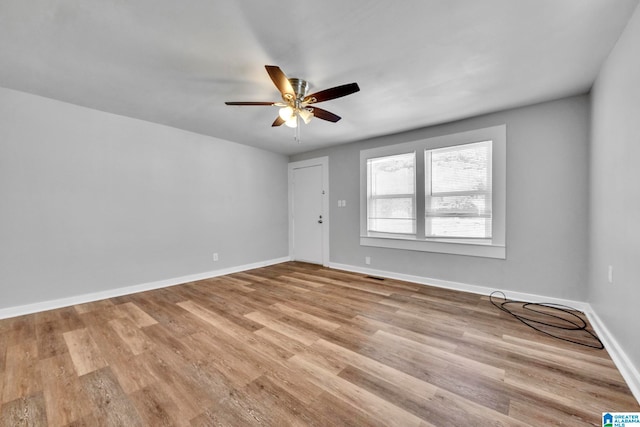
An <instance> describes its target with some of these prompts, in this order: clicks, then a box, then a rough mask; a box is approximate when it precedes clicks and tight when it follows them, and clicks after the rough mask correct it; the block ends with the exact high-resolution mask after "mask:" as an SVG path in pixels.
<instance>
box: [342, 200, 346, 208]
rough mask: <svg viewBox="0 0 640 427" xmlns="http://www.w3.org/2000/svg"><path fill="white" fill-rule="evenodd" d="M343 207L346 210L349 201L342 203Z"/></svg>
mask: <svg viewBox="0 0 640 427" xmlns="http://www.w3.org/2000/svg"><path fill="white" fill-rule="evenodd" d="M342 207H343V208H346V207H347V201H346V200H343V201H342Z"/></svg>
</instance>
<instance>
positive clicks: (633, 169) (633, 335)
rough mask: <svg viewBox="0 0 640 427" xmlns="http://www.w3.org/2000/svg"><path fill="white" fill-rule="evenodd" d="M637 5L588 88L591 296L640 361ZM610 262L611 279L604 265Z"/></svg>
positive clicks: (638, 364) (639, 31)
mask: <svg viewBox="0 0 640 427" xmlns="http://www.w3.org/2000/svg"><path fill="white" fill-rule="evenodd" d="M639 53H640V8H638V9H636V11H635V13H634V15H633V16H632V18H631V20H630V21H629V24H628V26H627V28H626V30H625V32H624V33H623V34H622V36H621V37H620V39H619V40H618V43H617V45H616V47H615V48H614V49H613V51H612V52H611V54H610V56H609V58H608V59H607V61H606V62H605V64H604V66H603V68H602V70H601V71H600V74H599V76H598V78H597V80H596V83H595V84H594V87H593V89H592V113H591V116H592V119H591V123H592V124H591V154H590V159H591V162H590V167H591V185H590V189H591V194H590V215H591V216H590V223H589V235H590V243H589V248H590V255H589V261H590V262H589V302H590V303H591V306H592V307H593V308H594V311H595V312H596V313H597V314H598V316H599V317H600V318H601V319H602V320H603V322H604V323H605V324H606V325H607V328H608V329H609V330H610V332H611V333H612V335H613V336H614V337H615V339H616V341H618V343H621V345H622V347H623V350H624V352H625V353H626V354H627V356H628V357H629V358H630V359H631V361H632V362H633V364H634V365H635V366H636V369H639V368H640V340H639V339H638V336H639V334H638V325H640V81H639V79H640V54H639ZM609 265H611V266H613V283H609V281H608V277H607V276H608V272H607V269H608V266H609Z"/></svg>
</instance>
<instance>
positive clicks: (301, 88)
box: [289, 78, 309, 100]
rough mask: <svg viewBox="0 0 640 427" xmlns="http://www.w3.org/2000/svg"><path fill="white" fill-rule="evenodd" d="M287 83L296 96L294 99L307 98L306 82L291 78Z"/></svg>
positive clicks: (307, 86)
mask: <svg viewBox="0 0 640 427" xmlns="http://www.w3.org/2000/svg"><path fill="white" fill-rule="evenodd" d="M289 83H291V87H293V92H294V93H295V95H296V98H295V99H297V100H302V98H304V97H305V96H307V90H308V89H309V83H308V82H307V81H306V80H302V79H294V78H291V79H289Z"/></svg>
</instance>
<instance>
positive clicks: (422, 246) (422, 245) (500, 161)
mask: <svg viewBox="0 0 640 427" xmlns="http://www.w3.org/2000/svg"><path fill="white" fill-rule="evenodd" d="M482 141H492V142H493V144H492V150H491V151H492V154H491V159H492V160H491V164H492V179H491V181H492V209H491V211H492V218H493V227H492V228H493V232H492V233H493V235H492V238H491V240H490V241H489V242H488V243H485V244H484V245H478V244H471V245H469V244H467V242H463V241H460V240H457V239H451V240H448V241H444V239H443V238H435V239H434V238H427V237H425V236H424V233H425V230H424V226H425V222H424V197H425V194H424V193H425V191H424V180H425V177H424V173H425V172H424V169H425V165H424V156H421V155H418V156H416V166H415V170H416V185H415V190H416V192H415V196H416V202H415V210H416V218H415V219H416V221H417V222H416V234H415V235H412V236H411V238H412V239H411V240H407V239H404V240H402V239H396V238H394V236H391V235H389V236H385V235H383V234H382V233H371V232H369V231H368V229H367V228H368V227H367V203H368V190H367V164H368V163H367V162H368V159H372V158H378V157H384V156H391V155H397V154H404V153H408V152H412V151H413V152H423V151H424V150H433V149H440V148H444V147H451V146H458V145H466V144H470V143H476V142H482ZM506 164H507V126H506V125H504V124H503V125H498V126H491V127H487V128H482V129H475V130H470V131H466V132H459V133H454V134H449V135H441V136H436V137H432V138H426V139H421V140H417V141H410V142H405V143H401V144H394V145H387V146H383V147H375V148H369V149H365V150H361V151H360V245H361V246H375V247H383V248H392V249H401V250H412V251H424V252H437V253H446V254H456V255H467V256H477V257H486V258H498V259H506V257H507V251H506V248H505V246H506V185H507V184H506Z"/></svg>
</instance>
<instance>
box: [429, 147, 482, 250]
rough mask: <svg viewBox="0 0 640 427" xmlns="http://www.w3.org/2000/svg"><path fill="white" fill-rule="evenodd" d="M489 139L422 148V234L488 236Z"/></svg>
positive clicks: (466, 236)
mask: <svg viewBox="0 0 640 427" xmlns="http://www.w3.org/2000/svg"><path fill="white" fill-rule="evenodd" d="M491 144H492V142H491V141H485V142H476V143H473V144H464V145H458V146H452V147H445V148H439V149H435V150H427V151H425V172H426V173H425V236H426V237H443V238H446V237H452V238H453V237H456V238H491V227H492V223H491V221H492V218H491V208H492V203H491V190H492V189H491V178H490V177H491Z"/></svg>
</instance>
